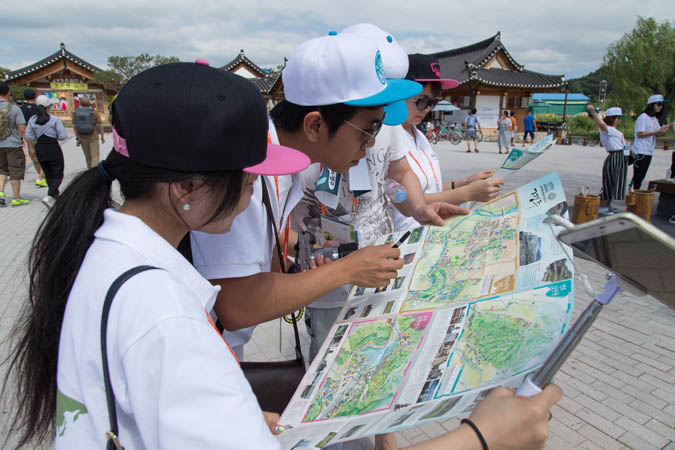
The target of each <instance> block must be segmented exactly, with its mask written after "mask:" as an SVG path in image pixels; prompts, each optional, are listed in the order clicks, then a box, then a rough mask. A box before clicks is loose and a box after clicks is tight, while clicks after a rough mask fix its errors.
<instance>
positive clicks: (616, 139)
mask: <svg viewBox="0 0 675 450" xmlns="http://www.w3.org/2000/svg"><path fill="white" fill-rule="evenodd" d="M598 132H599V133H600V143H602V146H603V147H605V150H607V151H608V152H616V151H619V150H621V151H624V149H627V148H628V146H627V145H626V140H625V139H624V137H623V133H622V132H621V131H619V130H618V129H616V128H615V127H610V126H607V133H605V132H604V131H602V130H601V129H600V128H598ZM624 154H626V152H625V151H624ZM625 156H628V155H625Z"/></svg>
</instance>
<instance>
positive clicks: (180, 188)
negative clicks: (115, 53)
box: [169, 180, 204, 207]
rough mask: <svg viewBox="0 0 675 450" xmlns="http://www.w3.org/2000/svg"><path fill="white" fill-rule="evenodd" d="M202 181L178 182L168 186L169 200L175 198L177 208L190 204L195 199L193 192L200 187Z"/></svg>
mask: <svg viewBox="0 0 675 450" xmlns="http://www.w3.org/2000/svg"><path fill="white" fill-rule="evenodd" d="M203 184H204V182H203V181H199V180H191V181H180V182H176V183H170V184H169V190H170V192H171V198H175V199H176V202H177V206H178V207H183V206H184V205H186V204H192V202H193V201H194V199H195V192H196V191H197V190H198V189H199V188H200V187H202V185H203Z"/></svg>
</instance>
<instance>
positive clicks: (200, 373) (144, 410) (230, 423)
mask: <svg viewBox="0 0 675 450" xmlns="http://www.w3.org/2000/svg"><path fill="white" fill-rule="evenodd" d="M138 265H152V266H156V267H159V268H161V269H163V270H149V271H146V272H142V273H140V274H137V275H136V276H134V277H132V278H130V279H129V280H128V281H127V282H126V283H124V284H123V285H122V287H121V288H120V290H119V291H118V292H117V295H116V296H115V298H114V300H113V303H112V307H111V310H110V316H109V319H108V331H107V337H108V340H107V342H108V361H109V364H110V366H109V367H110V376H111V381H112V387H113V390H114V392H115V399H116V405H117V418H118V423H119V428H120V431H119V438H120V441H121V442H122V444H123V445H124V447H125V448H126V449H127V450H141V449H162V450H172V449H175V450H183V449H187V448H189V449H211V448H219V449H233V450H234V449H237V450H239V449H244V448H249V449H262V448H264V449H279V448H280V444H279V442H278V441H277V440H276V438H275V437H274V436H273V435H272V434H271V433H270V431H269V429H268V427H267V425H266V424H265V421H264V418H263V415H262V411H261V410H260V407H259V405H258V402H257V400H256V397H255V395H254V394H253V392H252V391H251V387H250V386H249V384H248V382H247V381H246V378H245V377H244V375H243V373H242V371H241V369H240V368H239V366H238V364H237V362H236V360H235V358H234V357H233V356H232V354H231V352H230V351H229V349H228V348H227V345H226V344H225V342H223V339H222V337H221V336H220V335H219V334H218V333H217V332H216V330H215V329H214V328H213V326H212V325H211V324H210V323H209V321H208V318H207V313H206V310H207V309H210V308H211V307H212V306H213V303H214V301H215V298H216V295H217V293H218V290H219V289H218V288H217V287H214V286H212V285H211V284H210V283H209V282H208V281H207V280H205V279H204V278H202V277H201V276H200V275H199V273H198V272H197V271H196V270H195V269H194V268H193V267H192V266H191V265H190V264H189V263H188V262H187V261H186V260H185V258H183V257H182V255H181V254H180V253H178V252H177V251H176V249H174V248H173V247H172V246H171V245H170V244H169V243H168V242H167V241H166V240H164V239H163V238H162V237H161V236H159V235H158V234H156V233H155V232H154V231H153V230H152V229H150V228H149V227H148V226H147V225H145V224H144V223H143V222H142V221H141V220H139V219H138V218H136V217H133V216H130V215H126V214H123V213H119V212H116V211H114V210H112V209H108V210H106V211H105V212H104V221H103V224H102V225H101V227H100V228H99V229H98V230H97V231H96V233H95V239H94V242H93V243H92V244H91V246H90V247H89V250H88V251H87V255H86V257H85V259H84V261H83V263H82V266H81V267H80V270H79V272H78V275H77V278H76V279H75V283H74V285H73V288H72V290H71V292H70V295H69V297H68V303H67V305H66V310H65V315H64V318H63V325H62V328H61V337H60V343H59V358H58V372H57V385H58V398H57V413H56V427H57V429H56V440H55V444H56V449H57V450H65V449H68V450H72V449H94V448H100V449H102V448H105V446H106V439H105V432H106V431H107V430H109V429H110V425H109V418H108V410H107V407H106V397H105V388H104V382H103V369H102V363H101V348H100V326H101V310H102V307H103V301H104V298H105V295H106V292H107V291H108V288H109V287H110V285H111V284H112V282H113V281H114V280H115V279H116V278H117V277H118V276H119V275H120V274H122V273H123V272H125V271H126V270H128V269H131V268H132V267H135V266H138Z"/></svg>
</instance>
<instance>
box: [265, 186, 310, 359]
mask: <svg viewBox="0 0 675 450" xmlns="http://www.w3.org/2000/svg"><path fill="white" fill-rule="evenodd" d="M260 181H261V182H262V196H263V203H264V204H265V210H266V211H267V217H268V218H269V221H270V224H271V225H272V233H274V237H275V239H276V242H277V245H276V247H277V255H278V256H279V266H280V269H281V273H286V267H285V266H284V257H283V255H282V254H281V245H280V244H279V232H278V231H277V225H276V224H275V223H274V214H272V205H271V204H270V193H269V190H268V189H267V182H266V181H265V177H263V176H262V175H261V176H260ZM279 214H281V211H279ZM291 319H292V321H293V334H294V335H295V356H296V358H299V359H302V360H304V358H303V357H302V349H301V347H300V333H299V332H298V325H297V323H296V322H297V320H296V318H295V313H294V312H292V313H291Z"/></svg>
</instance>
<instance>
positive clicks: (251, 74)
mask: <svg viewBox="0 0 675 450" xmlns="http://www.w3.org/2000/svg"><path fill="white" fill-rule="evenodd" d="M221 69H222V70H226V71H228V72H232V73H236V74H237V75H240V76H242V77H244V78H246V79H248V80H249V81H250V82H251V83H253V84H254V85H255V87H257V88H258V90H259V91H260V93H261V94H262V95H263V97H264V98H265V101H266V102H267V107H268V108H270V109H271V108H272V106H274V105H275V104H277V102H279V101H281V100H283V99H284V86H283V81H282V80H281V72H275V73H269V72H266V71H264V70H263V69H261V68H260V67H259V66H258V65H256V64H255V63H254V62H253V61H251V60H250V59H248V57H246V55H245V54H244V50H243V49H242V50H240V51H239V54H238V55H237V57H236V58H234V59H233V60H232V61H230V62H229V63H227V64H225V65H224V66H223V67H221Z"/></svg>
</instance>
